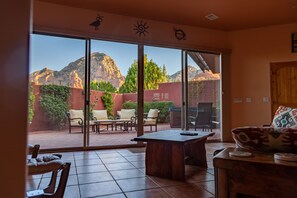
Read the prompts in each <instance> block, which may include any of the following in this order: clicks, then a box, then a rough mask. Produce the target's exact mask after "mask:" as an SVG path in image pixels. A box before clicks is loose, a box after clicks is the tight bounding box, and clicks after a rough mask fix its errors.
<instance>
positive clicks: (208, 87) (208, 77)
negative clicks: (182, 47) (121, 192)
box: [185, 51, 221, 140]
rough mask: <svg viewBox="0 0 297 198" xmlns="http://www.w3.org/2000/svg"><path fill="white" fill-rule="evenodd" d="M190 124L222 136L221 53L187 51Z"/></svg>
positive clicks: (215, 137) (191, 128)
mask: <svg viewBox="0 0 297 198" xmlns="http://www.w3.org/2000/svg"><path fill="white" fill-rule="evenodd" d="M186 54H187V55H186V59H187V61H186V62H187V72H186V75H187V78H186V79H187V82H186V83H187V86H186V87H187V97H185V98H186V99H187V116H188V117H187V118H188V119H187V128H188V129H190V130H200V131H209V132H211V131H212V132H215V135H214V136H213V137H211V138H212V139H218V140H219V139H220V137H221V129H220V125H221V121H220V120H221V118H220V117H221V116H220V115H221V111H220V106H221V99H220V98H221V97H220V96H221V91H220V90H221V89H220V84H221V74H220V55H217V54H210V53H203V52H197V51H187V52H186Z"/></svg>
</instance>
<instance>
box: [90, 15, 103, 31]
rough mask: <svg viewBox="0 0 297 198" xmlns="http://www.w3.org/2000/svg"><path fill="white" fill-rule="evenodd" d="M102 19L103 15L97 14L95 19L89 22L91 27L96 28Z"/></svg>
mask: <svg viewBox="0 0 297 198" xmlns="http://www.w3.org/2000/svg"><path fill="white" fill-rule="evenodd" d="M102 21H103V16H100V15H99V14H98V16H97V17H96V20H95V21H94V22H92V23H90V26H93V27H95V30H98V29H99V26H100V25H101V22H102Z"/></svg>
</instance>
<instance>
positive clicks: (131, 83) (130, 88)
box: [119, 60, 138, 93]
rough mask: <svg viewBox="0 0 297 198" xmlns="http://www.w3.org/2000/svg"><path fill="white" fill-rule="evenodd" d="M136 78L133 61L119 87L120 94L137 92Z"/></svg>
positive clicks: (135, 62) (135, 65)
mask: <svg viewBox="0 0 297 198" xmlns="http://www.w3.org/2000/svg"><path fill="white" fill-rule="evenodd" d="M137 76H138V68H137V61H136V60H134V63H133V64H132V65H131V67H129V69H128V72H127V76H126V79H125V82H124V84H123V85H122V86H121V87H120V89H119V92H120V93H133V92H134V93H135V92H137V86H138V82H137Z"/></svg>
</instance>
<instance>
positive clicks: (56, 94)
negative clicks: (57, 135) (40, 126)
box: [40, 85, 70, 129]
mask: <svg viewBox="0 0 297 198" xmlns="http://www.w3.org/2000/svg"><path fill="white" fill-rule="evenodd" d="M69 97H70V88H69V87H66V86H58V85H41V86H40V98H41V99H40V106H41V107H42V108H43V109H44V111H45V114H46V115H47V117H48V118H49V121H50V122H51V124H52V125H53V126H54V127H55V128H57V129H61V127H62V126H64V125H65V123H66V116H65V113H66V112H67V111H68V109H69V106H68V98H69Z"/></svg>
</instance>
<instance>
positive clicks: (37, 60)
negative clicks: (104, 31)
mask: <svg viewBox="0 0 297 198" xmlns="http://www.w3.org/2000/svg"><path fill="white" fill-rule="evenodd" d="M91 51H92V52H101V53H105V54H106V55H109V56H110V57H111V58H113V59H114V61H115V63H116V65H117V66H118V67H119V69H120V71H121V73H122V75H124V76H126V74H127V70H128V68H129V67H130V66H131V64H132V63H133V61H134V60H136V59H137V45H134V44H126V43H116V42H108V41H100V40H92V42H91ZM144 52H145V54H147V55H148V58H149V59H153V61H154V62H155V63H157V64H158V65H159V66H163V64H165V65H166V69H167V73H168V74H170V75H171V74H173V73H175V72H177V71H179V70H180V67H181V50H177V49H170V48H159V47H150V46H145V48H144ZM30 54H31V57H30V73H32V72H34V71H37V70H41V69H43V68H45V67H47V68H49V69H52V70H55V71H59V70H61V69H62V68H64V67H65V66H67V65H68V64H69V63H70V62H73V61H75V60H77V59H79V58H81V57H83V56H84V55H85V40H80V39H71V38H63V37H53V36H44V35H36V34H34V35H32V36H31V53H30ZM190 62H191V61H190ZM190 64H191V63H190ZM192 65H193V64H192Z"/></svg>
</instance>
